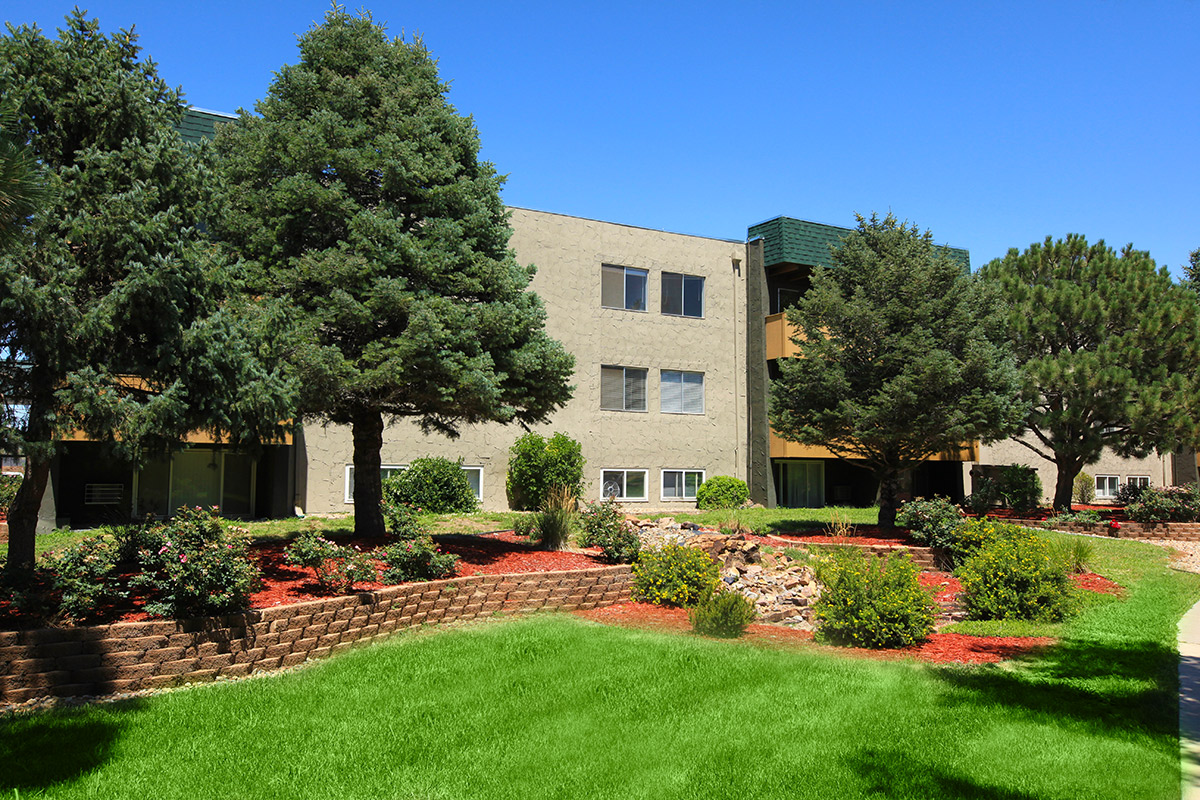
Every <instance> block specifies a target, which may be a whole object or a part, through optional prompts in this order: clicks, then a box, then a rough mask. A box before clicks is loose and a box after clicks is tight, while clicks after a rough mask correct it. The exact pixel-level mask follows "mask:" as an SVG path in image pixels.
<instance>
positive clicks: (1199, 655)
mask: <svg viewBox="0 0 1200 800" xmlns="http://www.w3.org/2000/svg"><path fill="white" fill-rule="evenodd" d="M1179 768H1180V789H1181V794H1182V798H1183V800H1200V603H1197V604H1196V605H1194V606H1192V608H1191V609H1190V610H1189V611H1188V612H1187V613H1186V614H1184V615H1183V619H1181V620H1179Z"/></svg>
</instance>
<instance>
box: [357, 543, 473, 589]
mask: <svg viewBox="0 0 1200 800" xmlns="http://www.w3.org/2000/svg"><path fill="white" fill-rule="evenodd" d="M377 553H378V555H379V556H380V558H382V559H383V563H384V570H383V582H384V583H407V582H409V581H430V580H436V579H438V578H449V577H450V576H451V575H453V574H454V570H455V569H456V567H457V564H458V556H456V555H454V554H453V553H443V552H442V551H441V550H440V549H438V547H437V545H435V544H434V543H433V539H431V538H429V537H428V536H423V537H420V538H417V539H408V540H405V541H403V542H397V543H396V544H392V545H388V546H387V547H384V548H382V549H380V550H379V551H377Z"/></svg>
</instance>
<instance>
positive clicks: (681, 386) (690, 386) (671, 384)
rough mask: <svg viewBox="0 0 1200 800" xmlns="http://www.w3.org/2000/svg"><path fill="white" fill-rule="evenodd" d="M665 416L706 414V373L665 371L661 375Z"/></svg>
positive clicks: (662, 402)
mask: <svg viewBox="0 0 1200 800" xmlns="http://www.w3.org/2000/svg"><path fill="white" fill-rule="evenodd" d="M660 379H661V391H660V398H659V399H660V401H661V406H662V413H664V414H703V413H704V373H703V372H679V371H677V370H671V369H664V370H663V371H662V372H661V373H660Z"/></svg>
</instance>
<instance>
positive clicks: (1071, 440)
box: [981, 234, 1200, 509]
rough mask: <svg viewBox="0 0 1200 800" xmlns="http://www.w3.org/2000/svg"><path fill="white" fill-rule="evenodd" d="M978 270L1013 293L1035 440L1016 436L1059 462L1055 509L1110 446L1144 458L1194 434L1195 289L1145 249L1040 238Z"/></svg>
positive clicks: (1199, 428) (1197, 365) (1197, 438)
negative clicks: (1085, 468) (1087, 466)
mask: <svg viewBox="0 0 1200 800" xmlns="http://www.w3.org/2000/svg"><path fill="white" fill-rule="evenodd" d="M981 274H982V276H983V277H984V278H985V279H986V280H987V281H988V282H989V283H991V284H992V285H994V286H995V287H996V288H997V289H998V291H999V292H1000V293H1001V295H1002V296H1003V298H1004V299H1005V300H1006V301H1007V304H1008V308H1009V321H1010V324H1011V329H1012V336H1013V347H1014V351H1015V354H1016V357H1017V362H1018V365H1019V367H1020V369H1021V371H1022V373H1023V382H1024V397H1025V400H1026V402H1027V403H1028V404H1029V411H1028V413H1027V415H1026V417H1025V422H1024V425H1025V429H1026V430H1027V431H1028V432H1029V434H1030V435H1031V436H1032V437H1033V439H1034V441H1033V442H1030V441H1027V440H1026V439H1025V438H1022V439H1019V440H1018V441H1021V442H1022V443H1023V444H1025V445H1026V446H1027V447H1029V448H1030V449H1031V450H1033V452H1035V453H1037V454H1038V455H1039V456H1041V457H1042V458H1044V459H1046V460H1047V461H1051V462H1053V463H1054V464H1055V465H1056V466H1057V468H1058V478H1057V481H1056V483H1055V488H1054V506H1055V508H1060V509H1066V508H1069V507H1070V504H1071V488H1072V485H1073V482H1074V480H1075V476H1076V475H1078V474H1079V471H1080V469H1082V468H1083V466H1084V465H1085V464H1091V463H1094V462H1095V461H1096V460H1097V459H1099V458H1100V453H1101V451H1102V450H1103V449H1104V448H1105V447H1110V448H1112V449H1113V450H1114V451H1116V452H1117V453H1118V454H1119V455H1123V456H1139V457H1140V456H1145V455H1147V454H1149V453H1150V452H1151V451H1152V450H1154V449H1155V448H1157V449H1159V450H1171V449H1174V448H1176V447H1179V446H1181V445H1189V446H1190V445H1195V444H1196V443H1197V442H1200V386H1198V384H1197V375H1198V374H1200V319H1198V317H1197V311H1198V307H1197V298H1196V296H1195V294H1194V293H1193V292H1189V291H1187V290H1186V289H1185V288H1183V287H1181V286H1178V285H1177V284H1175V283H1174V282H1173V281H1172V280H1171V277H1170V275H1169V274H1168V272H1167V270H1166V269H1165V268H1164V269H1157V268H1156V267H1155V264H1154V260H1153V259H1152V258H1150V255H1149V254H1148V253H1145V252H1142V251H1140V250H1134V249H1133V246H1132V245H1129V246H1126V247H1125V249H1124V250H1122V251H1121V253H1120V254H1119V255H1118V254H1117V253H1116V252H1114V251H1113V249H1112V248H1111V247H1108V246H1107V245H1105V244H1104V242H1103V241H1099V242H1097V243H1096V244H1094V245H1089V244H1088V243H1087V240H1086V239H1085V238H1084V237H1082V236H1079V235H1076V234H1071V235H1068V236H1067V238H1066V239H1059V240H1057V241H1055V240H1053V239H1051V238H1050V237H1046V241H1045V242H1044V243H1042V244H1032V245H1030V246H1029V248H1028V249H1026V250H1025V252H1024V253H1021V252H1019V251H1017V249H1016V248H1013V249H1012V250H1009V251H1008V255H1006V256H1005V257H1004V258H1002V259H997V260H995V261H992V262H991V263H989V264H988V265H986V266H985V267H984V268H983V270H982V271H981Z"/></svg>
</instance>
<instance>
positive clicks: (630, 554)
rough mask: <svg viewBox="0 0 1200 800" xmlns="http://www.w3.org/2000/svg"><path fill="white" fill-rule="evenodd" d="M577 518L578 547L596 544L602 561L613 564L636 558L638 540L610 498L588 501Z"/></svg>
mask: <svg viewBox="0 0 1200 800" xmlns="http://www.w3.org/2000/svg"><path fill="white" fill-rule="evenodd" d="M579 519H580V524H581V526H582V528H583V532H582V534H581V535H580V537H579V544H580V545H581V546H583V547H599V548H600V550H601V552H603V554H604V558H605V560H606V561H610V562H612V563H614V564H629V563H632V562H633V561H634V560H635V559H636V558H637V557H638V552H639V551H640V550H641V547H642V542H641V539H639V538H638V535H637V531H636V530H635V529H634V527H633V525H631V524H630V523H629V522H628V521H627V520H626V519H625V512H623V511H621V508H620V506H618V505H617V502H616V500H614V499H613V498H611V497H610V498H608V499H607V500H605V501H604V502H602V503H588V504H587V505H586V506H585V507H584V511H583V513H582V514H580V517H579Z"/></svg>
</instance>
